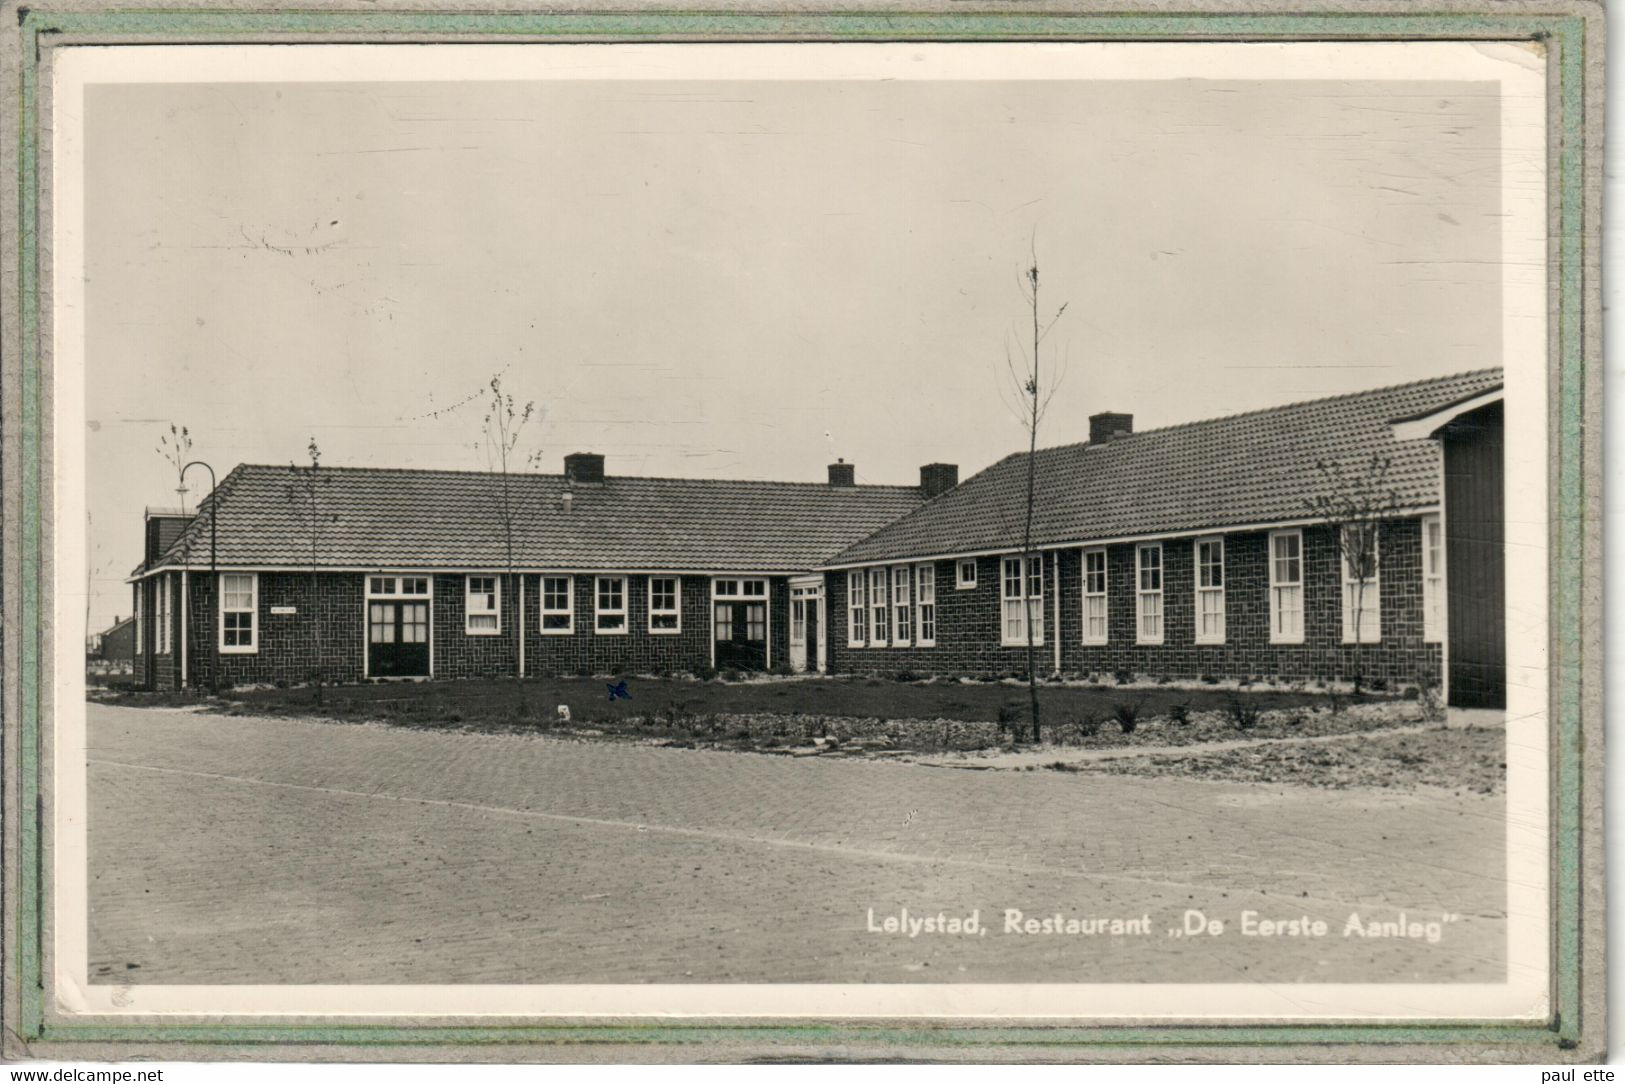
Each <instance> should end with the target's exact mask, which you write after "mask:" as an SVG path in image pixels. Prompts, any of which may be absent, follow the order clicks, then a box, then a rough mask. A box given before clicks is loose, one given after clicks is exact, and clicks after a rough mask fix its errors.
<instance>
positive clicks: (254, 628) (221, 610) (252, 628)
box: [215, 572, 260, 655]
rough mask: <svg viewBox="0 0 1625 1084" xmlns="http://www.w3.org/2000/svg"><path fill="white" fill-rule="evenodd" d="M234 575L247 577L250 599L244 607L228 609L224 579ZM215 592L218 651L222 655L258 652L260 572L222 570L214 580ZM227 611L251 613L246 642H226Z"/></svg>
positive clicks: (254, 653) (253, 653)
mask: <svg viewBox="0 0 1625 1084" xmlns="http://www.w3.org/2000/svg"><path fill="white" fill-rule="evenodd" d="M234 576H247V577H248V584H249V596H250V598H251V600H252V601H251V602H250V603H249V604H248V606H246V607H233V608H231V609H229V610H228V609H226V581H227V580H228V579H230V578H232V577H234ZM215 594H216V595H217V596H218V598H217V599H216V601H215V613H216V615H217V618H218V620H217V621H216V625H217V627H218V628H219V630H220V631H219V636H218V641H219V647H220V653H221V654H222V655H256V654H258V653H259V650H260V574H259V573H258V572H222V573H220V578H219V579H218V580H216V581H215ZM228 613H246V614H249V615H251V618H250V620H249V623H248V643H246V644H228V643H226V614H228Z"/></svg>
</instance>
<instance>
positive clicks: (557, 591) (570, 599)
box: [542, 576, 576, 636]
mask: <svg viewBox="0 0 1625 1084" xmlns="http://www.w3.org/2000/svg"><path fill="white" fill-rule="evenodd" d="M575 613H576V608H575V578H574V577H573V576H543V577H542V634H543V635H546V636H564V635H568V634H569V633H571V632H574V631H575V627H576V626H575Z"/></svg>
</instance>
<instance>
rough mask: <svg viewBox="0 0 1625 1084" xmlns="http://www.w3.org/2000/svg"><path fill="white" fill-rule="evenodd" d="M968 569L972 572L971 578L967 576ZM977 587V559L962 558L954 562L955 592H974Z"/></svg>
mask: <svg viewBox="0 0 1625 1084" xmlns="http://www.w3.org/2000/svg"><path fill="white" fill-rule="evenodd" d="M966 569H969V570H970V576H968V577H967V576H966V575H965V570H966ZM975 586H976V558H974V557H961V558H960V559H959V560H957V561H955V562H954V590H956V591H969V590H972V589H973V588H974V587H975Z"/></svg>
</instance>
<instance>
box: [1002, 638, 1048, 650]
mask: <svg viewBox="0 0 1625 1084" xmlns="http://www.w3.org/2000/svg"><path fill="white" fill-rule="evenodd" d="M999 646H1000V647H1026V646H1027V641H1026V640H1000V641H999ZM1033 646H1034V647H1043V646H1044V638H1043V637H1042V636H1038V637H1034V639H1033Z"/></svg>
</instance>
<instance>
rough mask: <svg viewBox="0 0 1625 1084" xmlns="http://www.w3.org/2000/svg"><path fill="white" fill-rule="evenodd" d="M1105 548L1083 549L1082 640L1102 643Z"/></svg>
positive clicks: (1103, 637)
mask: <svg viewBox="0 0 1625 1084" xmlns="http://www.w3.org/2000/svg"><path fill="white" fill-rule="evenodd" d="M1106 613H1107V611H1106V550H1105V549H1104V548H1099V549H1088V550H1084V551H1083V642H1084V643H1086V644H1103V643H1105V642H1106V640H1107V636H1108V631H1107V625H1106Z"/></svg>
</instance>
